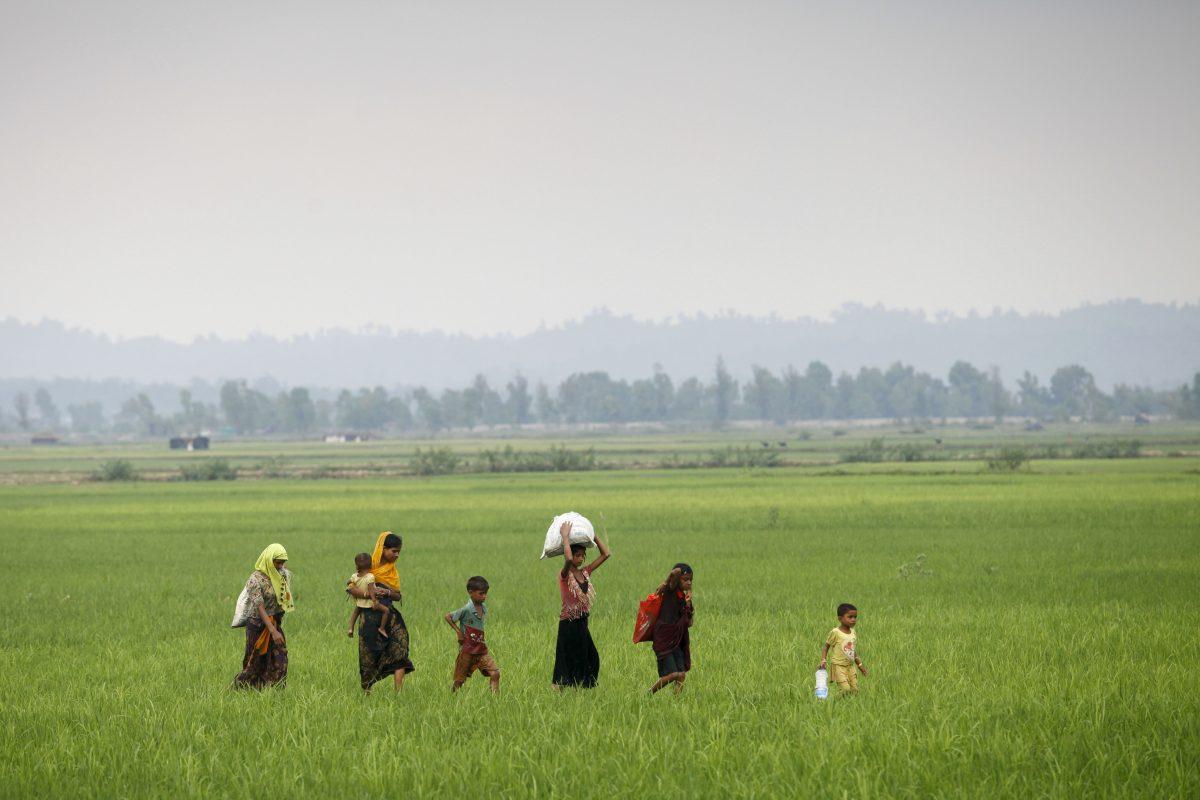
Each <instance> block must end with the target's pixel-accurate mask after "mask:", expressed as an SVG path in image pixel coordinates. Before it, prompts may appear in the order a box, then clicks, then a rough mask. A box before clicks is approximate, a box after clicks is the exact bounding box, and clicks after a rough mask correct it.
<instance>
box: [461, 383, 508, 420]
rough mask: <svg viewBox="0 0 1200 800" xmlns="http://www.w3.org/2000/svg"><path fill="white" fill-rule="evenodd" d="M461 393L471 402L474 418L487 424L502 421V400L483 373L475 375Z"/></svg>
mask: <svg viewBox="0 0 1200 800" xmlns="http://www.w3.org/2000/svg"><path fill="white" fill-rule="evenodd" d="M463 395H464V399H465V400H466V402H468V403H470V404H471V406H472V409H471V410H472V413H473V414H474V416H475V419H476V420H478V421H480V422H482V423H483V424H484V425H488V426H491V425H497V424H499V423H501V422H503V421H504V401H503V400H502V399H501V398H500V394H499V393H498V392H496V390H495V389H493V388H492V387H491V386H490V385H489V384H488V381H487V378H485V377H484V376H483V375H476V376H475V380H474V382H472V384H471V386H470V388H469V389H467V390H466V391H465V392H463Z"/></svg>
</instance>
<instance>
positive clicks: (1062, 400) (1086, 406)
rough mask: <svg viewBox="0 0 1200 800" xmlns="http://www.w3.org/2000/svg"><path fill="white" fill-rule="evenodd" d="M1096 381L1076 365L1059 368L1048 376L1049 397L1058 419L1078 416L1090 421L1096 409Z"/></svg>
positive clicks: (1090, 374) (1097, 392) (1097, 391)
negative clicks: (1052, 401)
mask: <svg viewBox="0 0 1200 800" xmlns="http://www.w3.org/2000/svg"><path fill="white" fill-rule="evenodd" d="M1099 394H1100V392H1099V390H1098V389H1097V388H1096V380H1095V378H1093V377H1092V373H1090V372H1088V371H1087V370H1086V369H1084V368H1083V367H1081V366H1079V365H1078V364H1071V365H1069V366H1066V367H1059V368H1058V369H1057V370H1055V372H1054V374H1053V375H1051V376H1050V395H1051V397H1053V398H1054V404H1055V407H1056V413H1057V414H1058V415H1059V416H1060V417H1064V418H1066V417H1072V416H1080V417H1085V418H1087V419H1091V418H1092V417H1093V415H1094V412H1095V409H1096V401H1097V399H1098V398H1097V396H1098V395H1099Z"/></svg>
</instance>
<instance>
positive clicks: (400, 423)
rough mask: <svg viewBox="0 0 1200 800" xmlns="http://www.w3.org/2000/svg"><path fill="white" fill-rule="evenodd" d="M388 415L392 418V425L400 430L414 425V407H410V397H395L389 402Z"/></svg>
mask: <svg viewBox="0 0 1200 800" xmlns="http://www.w3.org/2000/svg"><path fill="white" fill-rule="evenodd" d="M388 416H389V417H390V419H391V423H392V426H393V427H395V428H396V429H398V430H402V431H406V430H409V429H410V428H412V426H413V414H412V409H410V408H409V402H408V399H407V398H405V397H393V398H392V399H391V401H390V402H389V403H388Z"/></svg>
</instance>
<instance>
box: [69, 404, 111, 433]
mask: <svg viewBox="0 0 1200 800" xmlns="http://www.w3.org/2000/svg"><path fill="white" fill-rule="evenodd" d="M67 415H68V416H69V417H70V418H71V430H73V431H75V432H76V433H99V432H100V431H102V430H104V406H103V405H102V404H101V403H100V402H99V401H98V400H89V401H87V402H85V403H78V404H72V405H69V406H67Z"/></svg>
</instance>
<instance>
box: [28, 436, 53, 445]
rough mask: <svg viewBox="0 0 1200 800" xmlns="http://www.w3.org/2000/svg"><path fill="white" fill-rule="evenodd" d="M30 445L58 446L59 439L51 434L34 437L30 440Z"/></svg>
mask: <svg viewBox="0 0 1200 800" xmlns="http://www.w3.org/2000/svg"><path fill="white" fill-rule="evenodd" d="M29 443H30V444H58V437H57V436H51V435H49V434H43V435H41V436H34V437H33V438H31V439H30V440H29Z"/></svg>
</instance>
